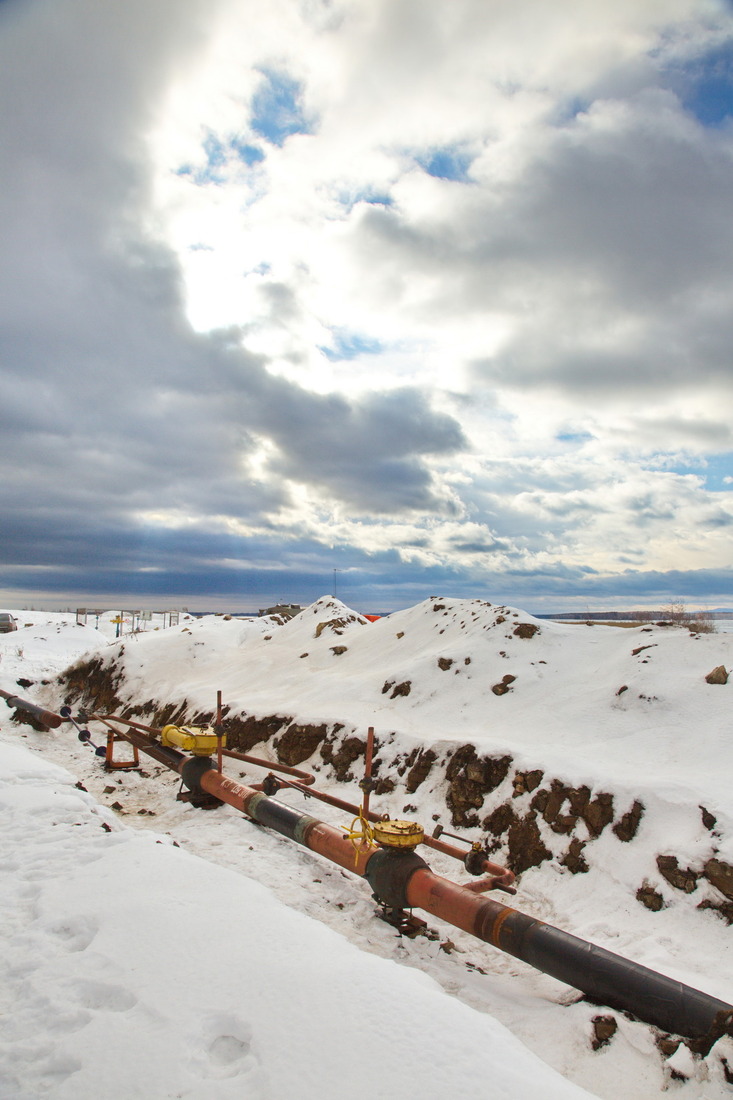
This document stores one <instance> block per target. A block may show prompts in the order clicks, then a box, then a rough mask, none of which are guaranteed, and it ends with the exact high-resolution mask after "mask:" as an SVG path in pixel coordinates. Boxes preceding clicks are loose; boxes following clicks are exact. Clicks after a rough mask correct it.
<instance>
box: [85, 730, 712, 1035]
mask: <svg viewBox="0 0 733 1100" xmlns="http://www.w3.org/2000/svg"><path fill="white" fill-rule="evenodd" d="M105 724H106V725H108V726H109V721H108V720H107V719H105ZM124 736H125V737H126V738H127V739H128V740H129V741H130V742H131V743H132V744H133V745H137V747H138V748H139V749H141V750H142V751H143V752H146V753H148V754H149V755H150V756H152V757H153V758H154V759H156V760H158V761H159V762H160V763H162V764H165V765H167V766H168V767H170V768H172V769H173V770H174V771H177V772H179V773H180V774H181V776H182V778H183V781H184V783H185V784H186V785H187V786H188V787H189V788H190V789H191V790H193V791H197V792H199V793H200V792H201V791H205V792H207V793H208V794H211V795H213V796H214V797H216V798H218V799H220V800H221V801H222V802H226V803H228V804H229V805H230V806H233V807H235V809H238V810H240V811H241V812H242V813H245V814H247V816H248V817H251V818H252V819H253V820H254V821H257V822H258V823H259V824H261V825H263V826H266V827H267V828H270V829H273V830H274V831H275V832H278V833H280V834H281V835H282V836H285V837H288V838H289V839H291V840H294V841H296V843H298V844H301V845H303V846H304V847H306V848H309V849H310V850H312V851H314V852H317V853H318V854H319V855H322V856H324V857H325V858H326V859H329V860H331V861H332V862H334V863H336V864H338V865H339V866H340V867H343V868H344V869H345V870H348V871H351V872H353V873H354V874H357V875H360V876H362V877H364V878H366V879H367V881H368V882H369V884H370V885H371V886H372V889H373V890H374V894H375V896H376V898H377V900H378V901H380V902H382V903H383V904H385V905H388V906H391V907H393V908H415V909H422V910H424V911H425V912H426V913H431V914H432V915H433V916H435V917H438V918H440V919H441V920H444V921H446V923H448V924H452V925H453V926H454V927H456V928H461V929H463V931H465V932H468V933H470V934H471V935H473V936H476V937H477V939H480V940H483V941H484V942H485V943H489V944H492V945H493V946H494V947H497V948H499V949H500V950H502V951H505V952H507V953H508V954H510V955H513V956H514V957H515V958H517V959H521V960H522V961H524V962H526V963H529V964H530V965H531V966H533V967H535V968H536V969H538V970H541V971H543V972H544V973H546V974H549V975H551V976H552V977H554V978H557V979H558V980H559V981H562V982H565V983H566V984H568V985H571V986H574V987H575V988H576V989H579V990H581V991H582V992H583V993H585V994H586V995H587V996H588V997H589V998H590V999H591V1000H593V1001H597V1002H599V1003H601V1004H605V1005H608V1006H609V1007H611V1008H615V1009H619V1010H621V1011H628V1012H631V1013H633V1015H634V1016H636V1017H638V1018H639V1019H640V1020H644V1021H645V1022H646V1023H649V1024H653V1025H655V1026H656V1027H659V1028H662V1029H663V1030H665V1031H669V1032H673V1033H675V1034H677V1035H683V1036H686V1037H687V1038H689V1039H692V1040H693V1041H694V1042H693V1044H692V1045H693V1046H695V1044H696V1046H695V1049H698V1050H701V1051H703V1052H704V1051H706V1050H709V1049H710V1047H711V1046H712V1044H713V1043H714V1042H715V1041H716V1039H718V1038H720V1036H721V1035H723V1034H725V1033H727V1034H733V1005H730V1004H727V1003H726V1002H724V1001H721V1000H719V999H718V998H717V997H712V996H710V995H709V994H707V993H703V992H701V991H700V990H697V989H693V988H692V987H690V986H687V985H684V984H683V983H682V982H678V981H675V980H674V979H673V978H668V977H666V976H665V975H663V974H658V973H656V972H655V971H653V970H649V969H648V968H647V967H644V966H641V965H640V964H639V963H635V962H632V961H630V960H629V959H625V958H623V957H622V956H620V955H615V954H613V953H612V952H610V951H606V950H605V948H602V947H598V946H597V945H595V944H592V943H587V942H586V941H584V940H581V939H579V938H577V937H576V936H572V935H570V934H569V933H567V932H563V931H561V930H560V929H559V928H554V927H553V926H552V925H549V924H545V923H544V922H543V921H540V920H536V919H535V918H534V917H529V916H527V915H526V914H524V913H520V912H519V911H518V910H516V909H512V908H510V907H509V906H506V905H502V904H501V903H500V902H498V901H495V900H494V899H492V898H486V897H482V896H481V895H480V894H478V893H475V892H473V891H472V890H471V889H469V888H468V887H466V886H461V885H459V884H457V883H455V882H450V881H449V880H448V879H445V878H442V877H441V876H439V875H436V874H434V873H433V872H432V871H431V870H430V868H429V867H428V865H427V863H426V862H425V860H424V859H422V857H421V856H418V855H417V854H416V853H415V852H412V851H404V850H403V851H400V850H390V849H385V848H379V847H376V846H374V845H371V844H368V843H365V842H362V843H360V844H358V845H355V844H353V843H352V842H351V840H350V839H349V837H348V836H347V835H345V834H344V831H343V830H341V829H337V828H334V827H333V826H332V825H328V824H327V823H326V822H323V821H319V820H318V819H317V818H314V817H310V816H309V815H308V814H305V813H302V812H301V811H300V810H296V809H294V808H293V807H291V806H288V805H286V804H285V803H283V802H280V801H279V800H278V799H275V798H271V797H269V796H268V795H266V794H264V793H263V792H262V791H257V790H255V789H254V788H252V787H247V786H245V785H243V784H241V783H236V782H235V781H234V780H232V779H229V778H228V777H227V776H225V775H223V774H222V773H221V772H219V771H217V769H216V766H215V763H214V761H213V760H212V759H210V758H203V757H198V758H191V757H186V756H185V755H184V754H183V753H181V752H178V751H177V750H175V749H170V748H164V747H163V746H161V745H159V744H157V743H155V742H151V740H150V738H148V737H146V736H145V734H143V733H141V732H139V731H137V730H125V731H124ZM304 793H307V794H310V793H312V792H310V791H307V790H305V791H304Z"/></svg>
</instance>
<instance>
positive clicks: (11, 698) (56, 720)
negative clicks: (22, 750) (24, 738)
mask: <svg viewBox="0 0 733 1100" xmlns="http://www.w3.org/2000/svg"><path fill="white" fill-rule="evenodd" d="M0 698H2V699H4V700H5V702H6V703H7V704H8V706H9V707H12V708H13V709H14V710H22V711H24V712H25V713H26V714H30V715H31V716H32V717H33V718H35V719H36V721H38V722H40V723H41V725H43V726H46V727H47V728H48V729H58V727H59V726H60V725H61V723H62V722H63V721H64V719H63V718H62V717H61V715H60V714H54V712H53V711H52V710H44V708H43V707H39V706H37V705H36V704H35V703H29V702H28V700H27V699H21V698H20V696H18V695H12V694H11V693H10V692H9V691H2V690H0Z"/></svg>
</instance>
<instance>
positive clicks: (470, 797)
mask: <svg viewBox="0 0 733 1100" xmlns="http://www.w3.org/2000/svg"><path fill="white" fill-rule="evenodd" d="M59 685H60V686H61V689H62V691H63V694H64V701H65V702H66V703H69V704H71V705H73V706H75V707H78V708H80V709H82V710H83V711H86V712H87V713H89V712H92V711H97V712H99V713H103V712H105V713H111V712H116V713H119V714H121V715H124V716H125V717H127V718H139V719H140V720H141V721H143V722H145V723H148V724H151V725H154V726H163V725H165V724H166V723H169V722H177V723H192V724H207V723H209V722H211V721H212V720H213V714H212V712H211V711H201V710H196V709H195V708H193V707H191V706H189V704H188V703H187V701H186V700H183V701H182V702H180V703H177V704H171V703H161V702H159V701H157V700H155V699H146V700H142V701H139V702H138V701H136V702H135V703H130V702H129V701H128V702H125V701H124V699H123V698H121V696H122V695H124V690H123V688H124V672H123V669H122V667H121V666H120V665H118V664H117V663H115V662H109V661H106V662H105V661H102V660H101V659H100V658H94V659H92V660H90V661H88V662H86V663H83V664H77V665H75V666H73V667H72V668H71V669H68V670H67V671H66V672H65V673H64V674H62V676H61V677H59ZM390 686H391V685H390ZM223 725H224V728H225V731H226V734H227V744H228V747H229V748H232V749H237V750H239V751H242V752H250V751H251V750H253V749H255V748H256V747H258V746H259V747H260V749H262V748H264V747H265V746H267V748H268V749H269V750H270V751H272V752H273V753H274V754H275V755H276V757H277V759H278V760H279V761H280V762H281V763H283V764H287V765H290V766H293V767H296V766H298V765H301V764H305V763H306V762H308V765H309V767H310V768H312V769H313V770H316V771H319V772H321V773H322V774H323V775H324V777H327V778H329V779H331V780H332V781H336V782H342V783H353V782H355V781H357V780H358V779H359V777H360V775H361V770H362V767H363V761H364V757H365V753H366V731H364V730H360V729H356V728H354V727H353V726H347V725H345V724H343V723H338V722H337V723H330V724H329V723H321V724H309V723H302V722H299V721H297V717H296V716H294V715H289V714H282V713H278V714H267V715H255V714H247V713H246V712H242V713H238V714H233V713H231V712H230V711H229V709H228V708H226V707H225V708H224V711H223ZM373 771H374V775H375V778H376V779H377V781H378V783H377V787H376V794H377V795H382V796H387V797H388V801H389V803H390V811H391V812H392V813H398V812H399V813H404V814H415V813H417V812H418V807H417V805H416V804H415V802H413V801H411V800H410V797H408V796H414V795H416V794H417V793H418V792H419V791H420V790H421V788H423V789H424V790H426V791H427V790H429V792H430V798H431V802H432V803H433V804H435V802H436V799H437V801H438V804H439V805H440V806H441V807H444V813H445V818H446V820H447V819H448V818H449V819H450V823H451V825H452V826H453V827H454V828H462V829H466V830H468V831H469V835H468V837H467V839H471V840H476V839H479V840H481V842H482V843H483V844H485V846H486V848H487V850H488V851H489V853H490V854H491V855H492V858H494V859H497V860H499V861H503V862H504V863H506V865H507V866H509V867H510V868H511V869H512V870H513V871H514V872H515V874H517V875H521V874H522V873H523V872H526V871H528V870H529V869H530V868H533V867H539V866H541V865H542V864H544V863H546V862H547V861H555V863H556V864H557V865H559V866H560V867H562V868H564V869H565V870H566V871H568V872H570V873H572V874H584V873H586V872H587V871H588V870H589V866H590V864H589V859H590V858H591V853H592V850H593V845H594V844H595V843H596V842H597V841H598V840H599V838H601V837H602V836H604V835H605V834H607V831H608V830H610V831H611V833H612V834H613V836H614V837H615V838H616V840H617V841H618V842H620V843H622V844H631V843H632V842H633V841H634V839H635V838H636V836H637V833H638V830H639V827H640V825H641V822H642V821H643V819H644V815H645V814H646V812H647V807H645V806H644V804H643V803H642V802H641V801H639V800H635V801H633V802H632V804H631V805H629V804H628V800H626V801H625V802H624V803H622V802H621V800H620V799H619V797H618V796H617V795H615V794H614V792H613V791H611V790H591V789H590V788H589V787H588V786H585V785H579V786H572V785H569V784H568V783H567V782H565V781H563V780H562V779H560V778H558V777H556V776H553V775H551V774H550V773H549V772H548V771H546V770H545V769H543V768H541V767H537V768H533V769H531V770H527V769H520V768H517V767H516V766H515V762H514V759H513V757H512V756H511V755H508V754H504V755H491V754H486V753H483V752H482V751H481V750H480V749H479V748H478V747H477V746H476V745H474V744H470V743H466V744H462V745H446V744H445V743H440V744H436V745H432V746H431V745H424V746H421V747H418V748H412V749H410V750H408V751H406V750H404V749H401V748H400V739H399V737H397V736H396V735H394V734H393V735H391V736H388V737H386V738H383V739H381V740H379V739H378V740H377V742H376V745H375V758H374V763H373ZM417 801H419V800H417ZM699 812H700V815H701V822H702V825H703V828H704V830H705V831H706V832H707V834H709V837H710V843H709V845H708V846H707V847H706V848H705V849H704V851H703V850H702V849H701V856H700V858H699V860H697V862H693V863H692V865H690V866H682V865H680V862H679V860H678V857H677V856H676V855H675V854H674V853H672V852H660V853H658V855H657V857H656V866H655V867H650V868H649V871H648V874H646V875H645V876H644V877H643V879H642V881H640V882H639V883H638V888H637V890H636V899H637V901H638V902H639V903H640V904H642V905H644V906H646V907H647V908H648V909H650V910H652V911H658V910H660V909H663V908H666V907H667V906H669V905H671V904H675V903H676V902H678V901H679V902H680V903H685V904H693V905H696V906H697V908H700V909H710V910H713V911H714V912H715V913H716V914H717V915H718V916H719V917H720V918H722V919H723V920H725V921H727V923H728V924H731V923H733V866H731V864H729V863H727V862H726V861H725V860H723V859H721V858H719V856H718V844H719V843H720V841H721V839H722V838H721V837H720V833H719V831H718V829H717V821H716V819H715V817H714V815H713V814H712V813H710V811H709V810H707V809H706V808H705V807H704V806H700V807H699ZM443 816H444V815H443V813H440V814H436V815H434V817H435V819H437V818H439V817H443ZM692 894H695V898H694V899H693V898H692V897H690V895H692Z"/></svg>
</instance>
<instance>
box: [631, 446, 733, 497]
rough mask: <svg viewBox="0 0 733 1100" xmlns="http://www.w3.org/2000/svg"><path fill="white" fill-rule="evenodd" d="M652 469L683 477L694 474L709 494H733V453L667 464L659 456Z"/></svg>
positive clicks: (724, 452) (722, 453)
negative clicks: (667, 471)
mask: <svg viewBox="0 0 733 1100" xmlns="http://www.w3.org/2000/svg"><path fill="white" fill-rule="evenodd" d="M651 468H652V469H656V470H658V469H663V470H669V471H670V472H671V473H674V474H680V475H682V476H683V477H684V476H685V475H689V474H694V476H695V477H699V478H700V479H701V480H702V482H703V488H704V489H707V491H708V492H709V493H730V492H733V452H731V451H723V452H721V453H720V454H711V455H706V456H705V458H699V457H694V456H691V457H690V458H689V459H685V460H682V461H677V462H669V463H667V462H665V461H664V460H663V458H662V456H658V460H657V461H655V462H654V463H653V465H652V467H651Z"/></svg>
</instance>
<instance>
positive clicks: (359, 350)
mask: <svg viewBox="0 0 733 1100" xmlns="http://www.w3.org/2000/svg"><path fill="white" fill-rule="evenodd" d="M320 350H321V351H322V352H323V354H324V355H325V356H326V358H327V359H328V360H329V361H330V362H331V363H338V362H341V361H342V360H344V359H356V358H357V357H358V356H359V355H377V354H378V353H379V352H380V351H382V350H383V347H382V344H380V343H379V341H378V340H373V339H371V338H370V337H368V336H361V335H360V334H359V333H358V332H348V331H346V330H345V329H338V330H335V331H334V333H333V347H330V348H326V347H322V348H320Z"/></svg>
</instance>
